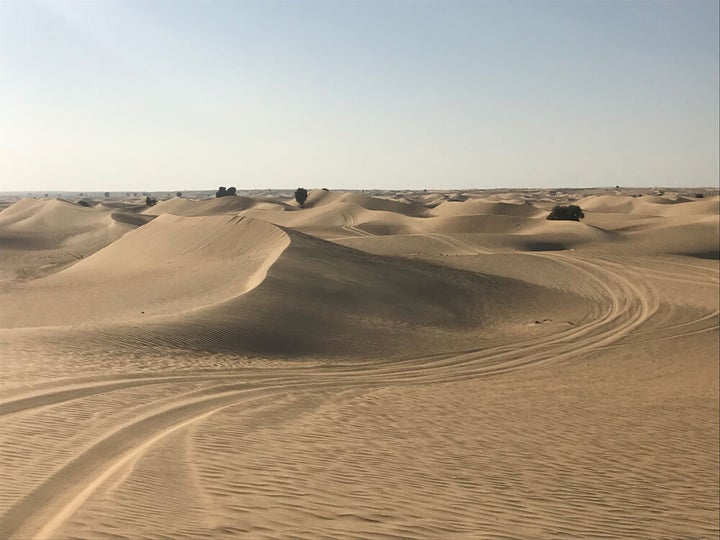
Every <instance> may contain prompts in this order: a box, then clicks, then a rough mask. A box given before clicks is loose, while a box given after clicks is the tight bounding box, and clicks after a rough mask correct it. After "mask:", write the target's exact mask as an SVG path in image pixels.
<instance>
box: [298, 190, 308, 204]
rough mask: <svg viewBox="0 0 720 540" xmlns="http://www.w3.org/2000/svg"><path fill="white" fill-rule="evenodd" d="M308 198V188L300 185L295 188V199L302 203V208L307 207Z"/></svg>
mask: <svg viewBox="0 0 720 540" xmlns="http://www.w3.org/2000/svg"><path fill="white" fill-rule="evenodd" d="M307 198H308V192H307V189H305V188H301V187H299V188H297V189H296V190H295V200H296V201H297V203H298V204H299V205H300V208H305V201H307Z"/></svg>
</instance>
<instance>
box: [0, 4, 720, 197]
mask: <svg viewBox="0 0 720 540" xmlns="http://www.w3.org/2000/svg"><path fill="white" fill-rule="evenodd" d="M718 16H719V13H718V3H717V2H711V1H688V2H647V1H645V2H632V3H630V2H560V1H555V2H545V1H540V2H493V1H488V2H464V1H457V2H428V1H423V2H408V1H394V2H319V1H313V2H310V1H301V2H253V1H248V2H223V3H199V2H189V1H179V2H173V3H165V2H159V1H125V2H102V3H99V2H98V3H90V2H19V1H5V2H1V3H0V115H1V117H2V118H3V121H2V124H1V126H0V191H19V192H26V191H64V192H70V191H77V192H81V191H95V192H104V191H113V192H127V191H148V192H149V191H176V190H180V191H182V190H211V189H216V188H217V186H220V185H226V186H229V185H234V186H236V187H237V188H238V190H249V189H266V188H270V189H289V188H288V186H299V185H304V186H306V187H327V188H330V189H342V188H344V189H397V190H403V189H423V188H427V189H431V190H442V189H473V188H475V189H493V188H502V187H506V188H523V187H524V188H530V189H532V188H538V187H556V188H562V187H599V186H614V185H621V186H623V185H624V186H632V187H652V186H658V187H660V186H662V187H688V188H689V187H701V186H702V187H705V186H715V185H717V183H718V175H719V174H720V172H719V170H720V169H719V158H718V146H719V145H720V136H719V127H718V115H719V111H718V101H719V100H720V93H719V91H718V65H719V62H720V60H719V53H718V46H719V43H718V41H719V39H718Z"/></svg>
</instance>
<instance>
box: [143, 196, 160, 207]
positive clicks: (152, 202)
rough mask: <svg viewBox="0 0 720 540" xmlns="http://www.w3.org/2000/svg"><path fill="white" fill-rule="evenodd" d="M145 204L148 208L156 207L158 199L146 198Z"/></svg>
mask: <svg viewBox="0 0 720 540" xmlns="http://www.w3.org/2000/svg"><path fill="white" fill-rule="evenodd" d="M145 204H147V205H148V206H155V205H156V204H157V199H154V198H152V197H150V196H149V195H148V196H147V197H145Z"/></svg>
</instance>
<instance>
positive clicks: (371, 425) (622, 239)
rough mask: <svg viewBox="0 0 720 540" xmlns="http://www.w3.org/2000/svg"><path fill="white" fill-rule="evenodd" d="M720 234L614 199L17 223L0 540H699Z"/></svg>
mask: <svg viewBox="0 0 720 540" xmlns="http://www.w3.org/2000/svg"><path fill="white" fill-rule="evenodd" d="M625 193H627V192H625ZM633 194H636V193H633ZM380 195H381V196H380ZM572 199H577V204H580V205H581V207H582V208H583V210H584V211H585V214H586V218H585V219H584V220H583V221H582V222H579V223H576V222H559V221H548V220H546V219H545V217H546V215H547V212H548V210H549V208H551V207H552V206H553V205H554V204H555V203H557V202H563V203H564V202H568V201H570V200H572ZM719 227H720V222H719V221H718V197H706V198H704V199H691V198H686V199H684V200H683V199H682V198H680V197H678V194H676V193H668V194H666V195H664V196H657V195H652V194H647V195H643V196H641V197H632V196H630V195H623V194H622V190H621V193H620V194H618V195H609V194H608V190H588V191H587V192H585V193H583V192H579V191H578V190H568V191H567V192H560V191H553V192H550V191H547V190H526V191H522V192H512V191H500V190H498V191H497V192H492V193H481V192H472V191H470V190H468V191H463V192H456V193H452V192H448V193H433V192H417V193H412V192H402V193H396V194H392V193H382V194H379V195H377V196H373V195H370V194H361V193H344V192H329V191H325V190H312V191H311V192H310V195H309V197H308V201H307V203H306V208H305V209H300V208H299V207H298V206H297V203H295V202H294V201H293V200H290V199H282V200H281V199H269V198H264V199H256V198H251V197H243V196H238V197H224V198H220V199H206V200H190V199H181V198H173V199H169V200H166V201H160V202H159V203H158V204H157V205H155V206H153V207H147V206H145V205H143V204H138V203H137V201H125V202H123V201H103V203H102V204H97V205H94V206H91V207H81V206H79V205H77V204H74V203H72V202H68V201H61V200H44V201H42V200H31V199H25V200H20V201H18V202H15V203H14V204H12V205H11V206H9V207H8V208H6V209H5V210H3V211H2V212H0V248H1V249H2V257H1V258H0V276H2V278H3V279H0V305H2V309H1V310H0V356H1V357H2V360H3V377H2V378H0V388H2V393H1V394H0V434H1V435H2V436H0V483H2V485H3V489H2V490H1V491H0V536H2V537H3V538H17V539H24V538H155V537H158V538H159V537H163V538H165V537H172V538H188V539H197V538H228V537H233V538H238V537H239V538H252V539H256V538H307V539H315V538H473V539H474V538H557V537H571V538H608V537H612V538H714V537H715V538H716V537H717V536H718V534H720V531H719V530H718V518H720V499H719V496H718V493H719V492H720V486H719V484H718V474H717V472H718V465H717V456H718V452H720V448H719V446H718V440H719V439H720V432H719V429H720V427H719V426H720V412H719V407H718V399H719V397H720V390H719V388H718V380H719V378H720V377H719V376H720V373H719V370H718V364H719V358H718V336H719V332H718V329H719V328H720V305H719V300H718V298H719V294H720V268H719V267H718V244H719V243H720V238H719V237H720V229H719ZM73 249H74V250H75V253H76V254H77V255H78V256H73V257H70V259H68V256H65V257H64V258H63V257H62V256H60V255H59V254H61V253H64V252H65V251H71V250H73Z"/></svg>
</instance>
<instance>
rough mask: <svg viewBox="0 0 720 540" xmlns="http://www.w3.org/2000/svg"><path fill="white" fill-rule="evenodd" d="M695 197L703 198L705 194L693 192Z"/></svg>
mask: <svg viewBox="0 0 720 540" xmlns="http://www.w3.org/2000/svg"><path fill="white" fill-rule="evenodd" d="M695 198H696V199H704V198H705V195H703V194H702V193H696V194H695Z"/></svg>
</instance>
